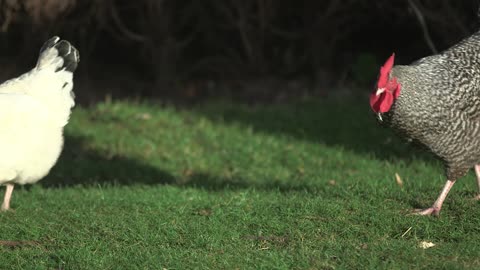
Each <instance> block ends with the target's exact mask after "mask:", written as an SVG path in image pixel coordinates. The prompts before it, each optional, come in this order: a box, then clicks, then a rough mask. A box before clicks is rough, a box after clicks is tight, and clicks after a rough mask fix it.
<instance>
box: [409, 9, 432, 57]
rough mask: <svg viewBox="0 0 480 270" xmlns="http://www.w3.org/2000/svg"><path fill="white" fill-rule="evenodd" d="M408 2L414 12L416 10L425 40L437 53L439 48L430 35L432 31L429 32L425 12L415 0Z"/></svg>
mask: <svg viewBox="0 0 480 270" xmlns="http://www.w3.org/2000/svg"><path fill="white" fill-rule="evenodd" d="M408 4H409V5H410V7H411V8H412V10H413V12H415V15H416V16H417V20H418V23H419V24H420V27H421V28H422V32H423V38H424V39H425V42H427V45H428V47H429V48H430V50H432V52H433V53H434V54H437V53H438V50H437V48H436V47H435V44H433V41H432V38H431V37H430V33H429V32H428V27H427V24H426V23H425V18H424V17H423V13H422V12H421V11H420V9H419V8H418V6H417V4H416V3H415V2H414V0H408Z"/></svg>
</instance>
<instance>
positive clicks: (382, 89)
mask: <svg viewBox="0 0 480 270" xmlns="http://www.w3.org/2000/svg"><path fill="white" fill-rule="evenodd" d="M385 90H386V89H385V87H383V88H378V89H377V92H376V93H375V95H377V96H378V95H380V94H382V93H383V92H385Z"/></svg>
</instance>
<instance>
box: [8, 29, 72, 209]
mask: <svg viewBox="0 0 480 270" xmlns="http://www.w3.org/2000/svg"><path fill="white" fill-rule="evenodd" d="M79 61H80V57H79V54H78V51H77V49H75V48H74V47H73V46H72V45H71V44H70V43H69V42H68V41H65V40H60V38H59V37H56V36H55V37H52V38H51V39H49V40H48V41H47V42H45V44H44V45H43V46H42V48H41V49H40V56H39V58H38V62H37V65H36V67H35V68H33V69H32V70H30V71H29V72H27V73H25V74H23V75H21V76H20V77H18V78H14V79H11V80H8V81H6V82H4V83H3V84H1V85H0V184H4V185H6V190H5V196H4V198H3V203H2V207H1V209H2V210H3V211H5V210H8V209H10V199H11V197H12V192H13V188H14V184H21V185H23V184H30V183H35V182H37V181H39V180H40V179H42V178H43V177H44V176H46V175H47V174H48V172H49V171H50V169H51V168H52V167H53V165H55V163H56V161H57V159H58V157H59V155H60V152H61V150H62V148H63V128H64V126H65V125H66V124H67V123H68V120H69V117H70V112H71V109H72V107H73V106H74V104H75V103H74V94H73V91H72V89H73V72H74V71H75V69H76V68H77V65H78V62H79Z"/></svg>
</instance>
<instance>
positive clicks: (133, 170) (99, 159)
mask: <svg viewBox="0 0 480 270" xmlns="http://www.w3.org/2000/svg"><path fill="white" fill-rule="evenodd" d="M87 140H88V138H83V137H76V136H69V135H67V136H66V138H65V147H64V150H63V152H62V154H61V156H60V158H59V160H58V162H57V164H56V165H55V166H54V167H53V168H52V170H51V172H50V173H49V175H48V176H46V177H45V179H43V180H41V181H40V182H39V184H41V185H42V186H44V187H48V188H62V187H69V186H77V185H81V186H86V187H88V186H97V185H127V186H128V185H136V184H141V185H174V186H179V187H193V188H199V189H205V190H209V191H221V190H226V189H231V190H240V189H249V188H255V189H259V190H278V191H280V192H290V191H306V192H315V191H317V188H314V187H312V186H307V185H302V184H291V183H279V182H276V181H268V182H266V183H258V182H257V183H252V182H251V181H247V180H245V179H238V178H233V179H232V178H223V177H218V176H214V175H211V174H208V173H204V172H194V173H192V174H190V175H186V176H180V177H175V176H173V175H172V174H170V173H168V172H166V171H163V170H161V169H159V168H156V167H154V166H151V165H148V164H145V163H143V162H142V161H140V160H135V159H132V158H127V157H118V156H117V157H109V156H107V155H106V154H102V153H100V152H98V151H97V150H94V149H89V146H88V143H86V142H87Z"/></svg>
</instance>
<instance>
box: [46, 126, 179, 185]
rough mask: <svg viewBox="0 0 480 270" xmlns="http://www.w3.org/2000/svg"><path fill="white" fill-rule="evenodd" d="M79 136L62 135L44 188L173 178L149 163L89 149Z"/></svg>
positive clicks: (166, 181)
mask: <svg viewBox="0 0 480 270" xmlns="http://www.w3.org/2000/svg"><path fill="white" fill-rule="evenodd" d="M86 140H87V139H86V138H83V137H73V136H68V135H67V136H66V137H65V147H64V149H63V152H62V154H61V156H60V158H59V160H58V162H57V164H56V165H55V166H54V167H53V169H52V170H51V172H50V173H49V175H48V176H47V177H46V178H45V179H44V180H42V181H41V184H42V185H43V186H46V187H62V186H74V185H85V186H92V185H97V184H120V185H131V184H148V185H151V184H170V183H173V182H174V181H175V179H174V177H173V176H172V175H171V174H169V173H167V172H164V171H161V170H159V169H157V168H155V167H153V166H149V165H146V164H144V163H142V162H141V161H139V160H135V159H132V158H128V157H119V156H112V157H109V156H106V155H105V154H100V153H99V152H97V151H96V150H93V149H89V147H88V144H86V143H85V142H86Z"/></svg>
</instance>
